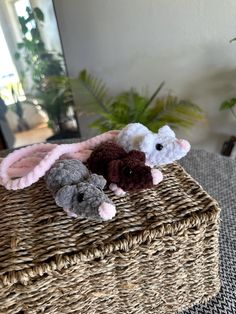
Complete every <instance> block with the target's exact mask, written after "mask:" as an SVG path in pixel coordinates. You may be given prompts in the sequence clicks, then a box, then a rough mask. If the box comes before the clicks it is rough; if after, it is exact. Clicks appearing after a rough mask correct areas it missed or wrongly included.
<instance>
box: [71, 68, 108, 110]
mask: <svg viewBox="0 0 236 314" xmlns="http://www.w3.org/2000/svg"><path fill="white" fill-rule="evenodd" d="M70 82H71V86H72V90H73V92H74V96H75V100H76V102H78V103H79V107H82V108H83V107H84V108H85V109H86V110H87V111H92V110H94V109H95V110H98V109H99V110H100V111H101V110H102V111H105V112H109V109H108V106H107V90H106V87H105V85H104V83H103V82H102V81H101V80H98V79H97V78H95V77H94V76H92V75H91V74H89V73H87V71H86V70H83V71H81V72H80V73H79V76H78V77H77V78H75V79H71V80H70Z"/></svg>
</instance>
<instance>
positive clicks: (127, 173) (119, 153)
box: [88, 142, 153, 191]
mask: <svg viewBox="0 0 236 314" xmlns="http://www.w3.org/2000/svg"><path fill="white" fill-rule="evenodd" d="M88 168H89V169H90V170H91V171H92V172H93V173H97V174H100V175H103V176H104V178H105V179H106V180H107V181H108V184H110V183H116V184H117V185H118V186H119V187H120V188H122V189H123V190H124V191H136V190H142V189H146V188H151V187H152V186H153V179H152V174H151V168H150V167H148V166H146V165H145V154H144V153H143V152H140V151H136V150H132V151H130V152H129V153H127V152H126V151H125V150H124V149H123V148H122V147H121V146H119V145H117V144H116V143H113V142H106V143H102V144H100V145H99V146H98V147H97V148H96V149H95V150H94V151H93V152H92V154H91V155H90V157H89V159H88Z"/></svg>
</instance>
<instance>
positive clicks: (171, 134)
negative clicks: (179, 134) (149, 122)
mask: <svg viewBox="0 0 236 314" xmlns="http://www.w3.org/2000/svg"><path fill="white" fill-rule="evenodd" d="M158 135H160V136H165V137H175V132H174V131H173V130H171V128H170V127H169V126H168V125H164V126H163V127H161V128H160V129H159V130H158Z"/></svg>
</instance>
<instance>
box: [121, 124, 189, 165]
mask: <svg viewBox="0 0 236 314" xmlns="http://www.w3.org/2000/svg"><path fill="white" fill-rule="evenodd" d="M117 143H118V144H119V145H121V146H122V147H123V148H124V149H125V150H126V151H128V152H129V151H131V150H140V151H142V152H144V153H145V155H146V164H147V165H149V166H152V167H153V166H159V165H165V164H169V163H172V162H174V161H175V160H179V159H181V158H182V157H184V156H185V155H186V154H187V153H188V152H189V150H190V147H191V146H190V144H189V142H188V141H186V140H182V139H180V140H179V139H177V138H176V136H175V133H174V131H172V130H171V128H170V127H169V126H167V125H165V126H163V127H161V128H160V129H159V130H158V132H157V133H153V132H151V131H150V130H149V129H148V128H147V127H145V126H144V125H142V124H141V123H130V124H128V125H127V126H126V127H125V128H124V129H122V130H121V132H120V133H119V135H118V138H117Z"/></svg>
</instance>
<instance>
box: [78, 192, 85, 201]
mask: <svg viewBox="0 0 236 314" xmlns="http://www.w3.org/2000/svg"><path fill="white" fill-rule="evenodd" d="M83 200H84V194H83V193H78V194H77V201H78V202H79V203H81V202H83Z"/></svg>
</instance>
